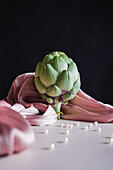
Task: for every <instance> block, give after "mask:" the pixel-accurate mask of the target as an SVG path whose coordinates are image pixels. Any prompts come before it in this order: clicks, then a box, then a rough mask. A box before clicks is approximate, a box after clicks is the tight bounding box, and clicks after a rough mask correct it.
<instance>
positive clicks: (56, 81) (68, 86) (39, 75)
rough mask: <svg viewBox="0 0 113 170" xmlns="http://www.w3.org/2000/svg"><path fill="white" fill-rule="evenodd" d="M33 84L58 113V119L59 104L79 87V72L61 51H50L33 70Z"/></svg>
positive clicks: (64, 101)
mask: <svg viewBox="0 0 113 170" xmlns="http://www.w3.org/2000/svg"><path fill="white" fill-rule="evenodd" d="M34 81H35V86H36V89H37V90H38V92H39V93H40V95H41V97H42V98H43V99H45V100H46V101H47V102H48V103H49V104H51V105H52V107H53V108H54V109H55V111H56V112H57V114H58V119H60V114H61V113H62V112H60V108H61V104H67V103H68V100H71V99H73V98H74V97H75V95H76V93H77V92H78V90H79V89H80V84H81V83H80V74H79V72H78V68H77V66H76V64H75V63H74V61H73V60H72V59H71V58H68V56H67V55H66V54H65V53H63V52H59V51H58V52H57V51H56V52H51V53H49V54H47V55H46V56H45V57H44V59H43V60H42V62H39V63H38V64H37V67H36V70H35V80H34Z"/></svg>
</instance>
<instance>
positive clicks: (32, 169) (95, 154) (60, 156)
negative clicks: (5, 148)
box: [0, 120, 113, 170]
mask: <svg viewBox="0 0 113 170" xmlns="http://www.w3.org/2000/svg"><path fill="white" fill-rule="evenodd" d="M62 122H63V123H64V124H67V123H69V124H70V123H73V124H75V123H76V121H66V120H59V121H57V122H56V123H55V124H53V125H51V126H44V127H36V126H33V127H32V129H33V131H34V132H35V136H36V139H35V143H34V145H33V146H32V147H31V148H30V149H28V150H26V151H24V152H21V153H18V154H15V155H11V156H7V157H2V158H0V170H69V169H70V170H113V143H111V144H109V142H108V141H109V137H110V135H111V134H112V133H113V124H109V123H108V124H101V123H99V125H98V126H99V127H101V131H100V132H98V131H96V129H97V128H98V126H94V125H93V127H92V128H91V127H90V128H88V130H85V129H84V127H85V125H88V124H89V123H87V122H80V125H79V126H76V125H74V126H73V128H68V129H69V130H70V133H69V135H66V134H65V131H66V129H67V128H66V127H60V126H58V125H60V124H61V123H62ZM45 129H48V135H46V134H44V131H45ZM65 136H67V137H68V139H69V141H68V143H64V142H63V140H64V137H65ZM51 143H54V144H55V148H54V149H53V150H51V149H49V146H50V144H51Z"/></svg>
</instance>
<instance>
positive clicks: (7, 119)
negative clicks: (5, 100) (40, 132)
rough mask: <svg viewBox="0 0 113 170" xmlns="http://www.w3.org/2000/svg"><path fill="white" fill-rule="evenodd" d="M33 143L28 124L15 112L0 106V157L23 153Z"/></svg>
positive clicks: (32, 135) (32, 134) (31, 132)
mask: <svg viewBox="0 0 113 170" xmlns="http://www.w3.org/2000/svg"><path fill="white" fill-rule="evenodd" d="M33 142H34V133H33V131H32V130H31V128H30V125H29V124H28V122H27V121H26V120H25V119H24V118H23V117H22V116H21V115H20V114H19V113H17V112H16V111H14V110H12V109H11V108H9V107H7V106H2V105H1V106H0V156H3V155H7V154H12V153H15V152H20V151H23V150H25V149H27V148H29V147H30V146H31V145H32V144H33Z"/></svg>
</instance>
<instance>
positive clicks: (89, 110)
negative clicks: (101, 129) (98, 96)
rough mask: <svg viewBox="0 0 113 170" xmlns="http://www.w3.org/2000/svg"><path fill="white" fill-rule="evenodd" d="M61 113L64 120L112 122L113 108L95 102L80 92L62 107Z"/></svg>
mask: <svg viewBox="0 0 113 170" xmlns="http://www.w3.org/2000/svg"><path fill="white" fill-rule="evenodd" d="M62 112H63V113H65V114H63V115H62V118H64V119H70V120H81V121H98V122H103V123H106V122H113V107H112V106H111V105H108V104H103V103H101V102H99V101H96V100H95V99H93V98H92V97H90V96H88V95H87V94H85V93H84V92H83V91H82V90H79V91H78V93H77V95H76V96H75V97H74V99H72V100H70V101H69V103H68V104H67V105H62Z"/></svg>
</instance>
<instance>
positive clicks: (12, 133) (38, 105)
mask: <svg viewBox="0 0 113 170" xmlns="http://www.w3.org/2000/svg"><path fill="white" fill-rule="evenodd" d="M34 75H35V74H34V73H25V74H22V75H20V76H18V77H16V78H15V80H14V81H13V83H12V85H11V88H10V90H9V93H8V95H7V97H6V98H5V99H3V100H1V101H0V155H4V154H12V153H14V152H20V151H22V150H25V149H27V148H29V147H30V146H31V145H32V143H33V142H34V134H33V132H32V130H31V128H30V125H38V126H44V125H50V124H53V123H55V122H56V121H57V113H56V112H55V110H54V109H53V108H52V107H51V105H49V104H47V102H46V101H45V100H44V99H42V98H41V97H40V94H39V93H38V91H37V90H36V88H35V85H34ZM61 111H62V112H63V115H61V118H62V119H67V120H80V121H98V122H103V123H106V122H113V106H111V105H108V104H103V103H102V102H99V101H97V100H95V99H93V98H92V97H90V96H89V95H87V94H86V93H84V92H83V91H82V90H81V89H80V90H79V91H78V93H77V94H76V96H75V97H74V98H73V99H72V100H70V101H69V102H68V104H67V105H63V104H62V106H61ZM8 141H9V142H8Z"/></svg>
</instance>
